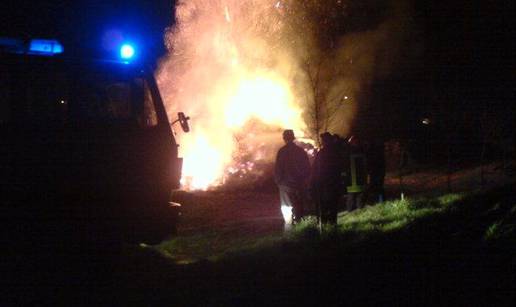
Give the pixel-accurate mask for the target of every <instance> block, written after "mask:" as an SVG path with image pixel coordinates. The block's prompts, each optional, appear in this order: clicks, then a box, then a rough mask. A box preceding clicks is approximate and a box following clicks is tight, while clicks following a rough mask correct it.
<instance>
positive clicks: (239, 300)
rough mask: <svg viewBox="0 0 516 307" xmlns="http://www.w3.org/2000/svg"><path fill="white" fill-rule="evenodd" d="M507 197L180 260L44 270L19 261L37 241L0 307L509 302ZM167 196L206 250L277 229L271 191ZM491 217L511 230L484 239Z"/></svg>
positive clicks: (94, 259) (488, 195) (113, 261)
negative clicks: (180, 206)
mask: <svg viewBox="0 0 516 307" xmlns="http://www.w3.org/2000/svg"><path fill="white" fill-rule="evenodd" d="M515 196H516V194H515V191H514V185H513V184H510V185H506V186H505V187H502V188H494V189H493V188H491V189H490V190H488V191H487V192H483V193H481V194H473V195H472V196H470V197H466V198H465V199H463V200H461V201H459V202H458V203H456V204H454V205H453V207H452V208H451V209H450V210H448V211H447V212H446V214H441V215H433V216H430V217H427V218H423V219H420V220H418V221H417V222H416V223H413V224H410V225H409V226H408V227H405V228H402V229H401V230H399V231H395V232H391V233H389V234H383V233H378V234H373V235H371V236H368V237H366V238H364V239H357V237H356V234H338V233H336V234H334V235H332V234H331V233H330V234H329V235H327V236H325V237H323V238H322V239H319V238H318V237H317V234H316V233H313V232H306V233H304V234H303V235H302V237H301V238H297V239H292V240H283V241H280V242H278V243H277V244H275V245H271V246H269V247H263V248H260V249H258V250H253V251H249V252H240V253H234V254H230V255H228V256H226V257H223V258H221V259H220V260H218V261H208V260H200V261H197V262H193V263H190V264H180V262H178V261H176V262H174V261H173V260H171V259H170V258H168V257H165V256H163V255H162V254H160V253H159V252H158V250H156V249H154V248H150V247H140V246H136V245H126V246H124V247H123V248H122V249H121V250H120V249H113V248H109V247H106V248H105V249H104V250H102V251H100V252H99V251H96V252H91V251H90V252H84V251H83V252H79V251H78V252H77V254H75V255H73V257H67V258H66V259H67V261H64V262H61V261H62V260H61V258H60V257H56V255H53V254H49V255H48V257H50V259H46V260H45V261H46V262H47V263H51V265H46V266H45V267H44V268H45V269H43V268H42V267H39V266H38V263H37V262H35V263H30V264H27V263H25V262H26V261H29V260H31V259H32V260H34V259H42V258H41V257H44V255H46V254H45V247H44V246H41V249H42V252H41V253H40V254H41V255H38V257H36V258H34V257H31V255H23V254H22V255H19V258H18V259H17V263H18V264H19V266H20V268H23V269H17V268H16V267H13V266H12V265H11V264H7V265H8V266H7V267H9V270H7V272H8V273H10V274H11V275H10V276H9V275H8V276H9V279H5V278H6V275H5V274H3V278H2V285H1V287H0V289H1V291H2V293H1V295H0V299H1V301H2V302H1V304H0V305H2V306H11V305H38V306H39V305H86V306H92V305H145V306H161V305H172V306H235V305H236V306H247V305H267V306H279V305H300V306H305V305H306V306H309V305H321V306H343V305H350V306H352V305H383V306H391V305H397V306H403V305H406V306H418V305H430V306H436V305H446V306H449V305H450V306H451V305H453V306H512V303H513V302H514V299H515V290H514V289H515V276H516V275H515V267H516V259H515V256H514V255H515V254H516V253H515V246H516V239H515V237H514V225H515V216H516V209H515V208H516V198H515ZM176 197H179V198H181V197H182V198H183V199H182V201H183V203H184V210H183V214H184V216H183V224H182V225H181V227H180V229H179V236H180V237H181V236H183V237H186V238H195V236H196V235H197V236H200V237H202V236H203V234H213V233H215V234H216V236H215V239H214V243H213V246H214V247H213V251H214V252H216V251H217V250H218V249H217V245H219V249H221V248H224V246H225V245H224V243H225V242H228V241H231V240H238V239H239V238H242V237H246V238H249V237H250V238H260V237H264V236H268V235H280V234H281V232H282V223H281V219H280V215H279V210H278V208H277V195H276V194H275V193H256V192H242V191H240V192H238V193H236V192H232V193H231V192H199V193H194V194H190V193H184V194H181V195H180V196H177V195H176ZM257 205H258V206H257ZM500 219H503V220H504V221H505V224H506V225H509V226H511V225H512V226H511V227H512V228H511V229H512V232H510V233H509V235H507V236H503V237H500V238H498V239H496V240H493V241H486V240H485V239H484V234H485V229H486V228H488V227H489V225H492V224H493V222H495V221H499V220H500ZM217 240H218V241H217ZM349 241H353V242H355V243H353V244H349ZM52 259H54V260H55V261H53V260H52ZM71 259H73V260H71ZM69 262H71V263H69ZM4 265H6V263H4ZM4 265H2V268H4V269H5V266H4Z"/></svg>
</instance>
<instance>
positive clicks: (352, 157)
mask: <svg viewBox="0 0 516 307" xmlns="http://www.w3.org/2000/svg"><path fill="white" fill-rule="evenodd" d="M348 144H349V177H350V185H349V186H348V187H347V189H346V190H347V192H348V196H347V210H348V211H353V210H355V209H360V208H362V207H363V203H364V191H365V188H366V185H367V168H366V157H365V154H364V151H363V147H362V144H361V142H360V141H359V140H358V138H357V137H356V136H351V137H350V138H349V139H348Z"/></svg>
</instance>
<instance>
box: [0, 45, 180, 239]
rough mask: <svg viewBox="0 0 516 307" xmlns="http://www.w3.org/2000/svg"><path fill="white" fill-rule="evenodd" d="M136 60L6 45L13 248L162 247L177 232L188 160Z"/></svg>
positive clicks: (6, 193)
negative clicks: (179, 192) (177, 199)
mask: <svg viewBox="0 0 516 307" xmlns="http://www.w3.org/2000/svg"><path fill="white" fill-rule="evenodd" d="M134 52H135V51H134V49H133V47H132V46H130V45H124V46H121V49H120V59H118V60H84V59H76V58H70V57H67V56H66V55H65V54H66V53H65V52H64V48H63V46H62V45H61V44H60V43H59V42H58V41H56V40H37V39H34V40H29V41H21V40H17V39H10V38H0V83H1V84H2V86H1V88H0V159H1V160H0V186H1V195H2V196H1V208H0V210H1V211H2V216H1V218H2V221H1V222H2V224H3V226H4V227H5V229H6V230H7V231H4V232H3V233H4V235H6V234H9V236H10V238H8V239H9V240H18V241H20V242H51V241H55V240H60V241H62V243H63V244H66V243H65V242H68V243H73V242H91V243H93V244H95V243H96V242H101V241H106V242H107V241H110V242H121V241H123V242H127V241H129V242H145V243H157V242H160V241H161V240H163V239H164V238H166V237H167V236H169V235H170V234H172V233H173V232H174V230H175V227H176V223H177V217H178V211H179V210H178V209H179V205H178V204H173V203H170V202H169V197H170V194H171V192H172V190H173V189H177V188H179V181H180V177H181V166H182V159H181V158H179V157H178V144H177V143H176V141H175V138H174V133H173V131H172V128H171V124H170V120H169V118H168V117H167V112H166V110H165V107H164V104H163V101H162V99H161V96H160V93H159V89H158V87H157V84H156V81H155V79H154V76H153V72H152V71H149V70H147V69H146V68H145V66H144V65H141V64H139V63H137V62H131V61H130V59H131V57H132V56H133V55H134ZM187 119H188V118H186V117H185V116H184V115H183V114H182V113H181V116H180V118H179V120H180V122H181V126H182V127H183V128H186V129H185V130H186V131H187V130H188V123H187Z"/></svg>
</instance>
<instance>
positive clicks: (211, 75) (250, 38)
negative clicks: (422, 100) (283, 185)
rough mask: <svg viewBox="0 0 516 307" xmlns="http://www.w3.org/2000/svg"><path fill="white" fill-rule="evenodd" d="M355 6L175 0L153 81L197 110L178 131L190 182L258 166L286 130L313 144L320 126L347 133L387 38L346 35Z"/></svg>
mask: <svg viewBox="0 0 516 307" xmlns="http://www.w3.org/2000/svg"><path fill="white" fill-rule="evenodd" d="M350 4H353V3H352V2H349V1H336V0H335V1H334V0H328V1H291V0H284V1H281V0H280V1H278V0H274V1H273V0H251V1H240V0H223V1H210V0H193V1H178V2H177V6H176V11H175V14H176V25H175V26H174V27H172V28H170V29H169V30H168V32H167V33H166V36H165V42H166V45H167V47H168V49H169V55H168V56H167V57H166V58H165V59H163V60H162V62H161V64H160V68H159V70H158V72H157V79H158V83H159V86H160V90H161V93H162V95H163V98H164V100H165V103H166V104H167V105H168V106H169V109H170V110H177V109H180V110H184V111H185V113H186V114H188V115H189V116H190V117H191V126H192V130H191V133H190V134H188V135H184V136H183V135H179V136H178V138H179V139H180V143H181V148H180V151H181V152H182V156H183V157H185V158H184V164H183V179H182V184H183V187H184V188H186V189H207V188H208V187H210V186H215V185H219V184H222V183H224V182H227V179H228V178H229V177H235V176H238V177H240V176H242V177H245V176H248V175H249V174H253V175H256V174H259V173H260V172H258V170H257V167H256V165H257V164H263V163H264V162H268V163H272V161H273V160H274V155H275V152H276V150H277V149H278V148H279V146H280V145H281V136H280V134H281V131H282V130H283V129H285V128H288V129H293V130H294V131H295V133H296V135H298V136H299V137H300V139H301V140H302V141H303V142H305V143H307V144H315V141H316V139H315V137H314V136H317V135H318V134H319V133H320V132H322V131H327V130H328V131H333V132H337V133H340V134H346V132H347V131H348V130H349V128H350V125H351V121H352V118H353V114H354V113H355V110H356V102H357V101H358V99H359V97H360V95H359V94H360V91H362V90H363V88H364V86H363V85H364V84H367V82H368V81H369V80H370V79H371V76H372V72H373V63H374V62H375V61H377V60H378V55H377V54H376V53H377V49H378V48H377V46H379V45H380V44H384V43H385V42H386V41H387V40H389V39H391V37H389V35H383V32H385V31H384V29H383V28H382V27H380V28H379V30H376V31H372V30H371V31H369V32H367V33H365V34H364V35H363V36H359V35H348V34H349V33H348V32H349V31H347V30H346V29H344V28H343V25H345V24H346V23H342V20H347V19H346V18H347V17H348V16H349V14H351V13H352V12H353V9H354V6H353V5H350ZM382 9H383V8H382ZM355 19H356V18H355ZM376 26H377V25H376V24H375V28H376ZM351 28H352V27H351ZM389 29H390V28H389ZM350 31H353V29H352V30H350ZM362 38H363V39H362ZM312 150H313V149H312Z"/></svg>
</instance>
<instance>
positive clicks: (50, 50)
mask: <svg viewBox="0 0 516 307" xmlns="http://www.w3.org/2000/svg"><path fill="white" fill-rule="evenodd" d="M63 51H64V48H63V45H61V43H59V42H58V41H57V40H55V39H48V40H47V39H31V40H30V44H29V53H34V54H42V55H54V54H59V53H63Z"/></svg>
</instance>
